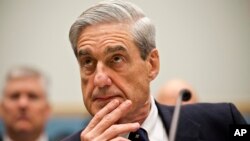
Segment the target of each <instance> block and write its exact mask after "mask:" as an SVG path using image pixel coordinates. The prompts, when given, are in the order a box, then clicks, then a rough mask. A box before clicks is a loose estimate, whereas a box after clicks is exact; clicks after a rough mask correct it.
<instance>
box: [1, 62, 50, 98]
mask: <svg viewBox="0 0 250 141" xmlns="http://www.w3.org/2000/svg"><path fill="white" fill-rule="evenodd" d="M25 78H37V79H40V80H41V83H42V85H43V87H44V91H45V93H46V94H47V93H48V79H47V77H46V76H45V75H44V74H43V73H42V72H40V71H38V70H37V69H35V68H32V67H27V66H17V67H14V68H11V69H10V70H9V71H8V72H7V75H6V79H5V83H8V81H11V80H14V79H25Z"/></svg>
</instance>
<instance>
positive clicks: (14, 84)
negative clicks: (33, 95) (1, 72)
mask: <svg viewBox="0 0 250 141" xmlns="http://www.w3.org/2000/svg"><path fill="white" fill-rule="evenodd" d="M11 91H44V85H43V83H42V80H41V78H38V77H28V78H14V79H9V80H7V82H6V85H5V92H7V93H8V92H11Z"/></svg>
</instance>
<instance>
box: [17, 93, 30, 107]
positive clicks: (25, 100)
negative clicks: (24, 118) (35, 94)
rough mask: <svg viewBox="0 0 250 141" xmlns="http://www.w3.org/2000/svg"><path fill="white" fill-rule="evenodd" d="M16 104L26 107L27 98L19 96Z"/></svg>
mask: <svg viewBox="0 0 250 141" xmlns="http://www.w3.org/2000/svg"><path fill="white" fill-rule="evenodd" d="M18 104H19V107H20V108H26V107H27V106H28V104H29V100H28V98H27V97H26V96H21V97H20V99H19V101H18Z"/></svg>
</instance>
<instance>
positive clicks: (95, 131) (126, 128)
mask: <svg viewBox="0 0 250 141" xmlns="http://www.w3.org/2000/svg"><path fill="white" fill-rule="evenodd" d="M131 105H132V102H131V101H130V100H126V101H124V102H122V103H120V102H119V101H118V100H113V101H111V102H109V103H108V104H107V105H106V106H105V107H104V108H102V109H101V110H100V111H99V112H98V113H96V114H95V116H94V117H93V119H92V120H91V121H90V123H89V124H88V126H87V127H86V128H85V130H84V131H82V133H81V141H90V140H91V141H108V140H112V141H118V140H119V141H128V139H126V138H123V137H119V135H121V134H125V133H129V132H134V131H136V130H137V129H139V128H140V124H139V123H126V124H115V123H116V122H117V121H118V120H119V119H120V118H121V117H123V116H124V115H125V114H126V113H128V111H129V109H130V107H131Z"/></svg>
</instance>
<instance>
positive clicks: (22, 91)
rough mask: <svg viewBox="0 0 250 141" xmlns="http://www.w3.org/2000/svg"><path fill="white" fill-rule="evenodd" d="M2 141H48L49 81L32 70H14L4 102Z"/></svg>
mask: <svg viewBox="0 0 250 141" xmlns="http://www.w3.org/2000/svg"><path fill="white" fill-rule="evenodd" d="M0 107H1V112H2V120H3V123H4V126H5V134H4V136H3V141H48V138H47V136H46V135H45V133H44V130H45V126H46V122H47V120H48V118H49V115H50V105H49V102H48V99H47V88H46V80H45V78H44V76H43V75H42V74H41V73H40V72H38V71H37V70H35V69H33V68H28V67H18V68H15V69H12V70H11V71H10V72H9V73H8V75H7V78H6V83H5V86H4V89H3V95H2V98H1V103H0Z"/></svg>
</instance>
